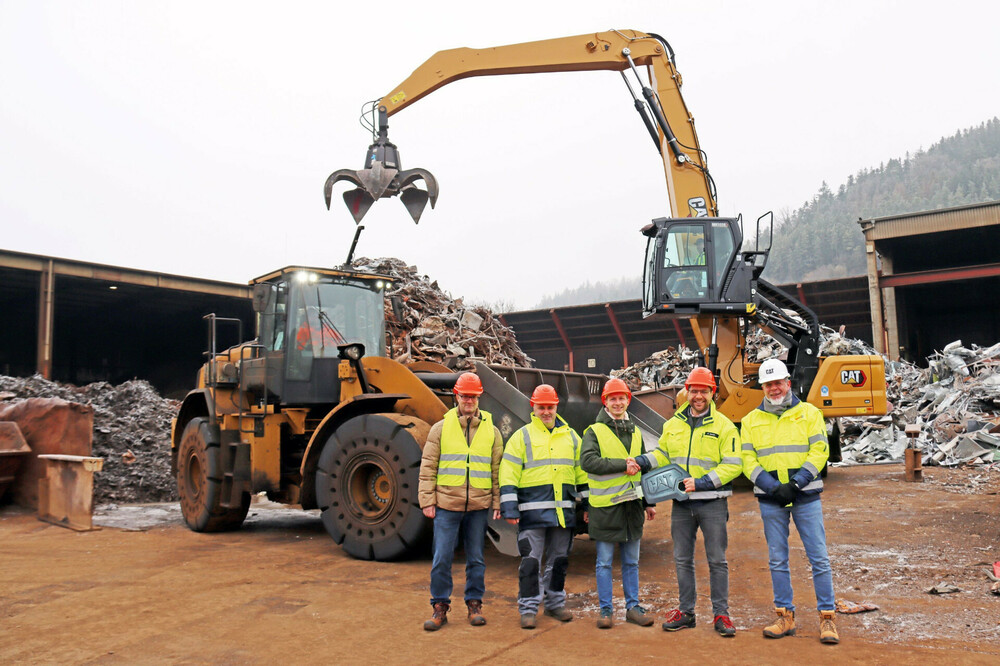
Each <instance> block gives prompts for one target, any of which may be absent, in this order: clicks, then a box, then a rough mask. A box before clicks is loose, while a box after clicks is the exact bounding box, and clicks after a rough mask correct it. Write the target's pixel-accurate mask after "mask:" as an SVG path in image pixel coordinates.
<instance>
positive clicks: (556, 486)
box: [500, 384, 587, 629]
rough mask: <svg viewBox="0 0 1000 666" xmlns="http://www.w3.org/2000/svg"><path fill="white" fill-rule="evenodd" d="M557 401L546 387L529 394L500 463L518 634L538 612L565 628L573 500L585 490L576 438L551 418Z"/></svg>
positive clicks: (558, 419)
mask: <svg viewBox="0 0 1000 666" xmlns="http://www.w3.org/2000/svg"><path fill="white" fill-rule="evenodd" d="M558 404H559V396H558V394H557V393H556V390H555V389H554V388H553V387H552V386H549V385H548V384H539V385H538V386H537V387H536V388H535V390H534V392H533V393H532V394H531V420H530V422H529V423H528V425H526V426H524V427H522V428H519V429H518V430H516V431H515V432H514V434H512V435H511V436H510V439H508V440H507V445H506V447H505V448H504V452H503V459H502V460H501V461H500V511H501V512H502V514H503V517H504V518H505V519H506V520H507V522H508V523H510V524H512V525H517V527H518V533H517V548H518V551H519V552H520V553H521V565H520V567H519V568H518V594H517V608H518V612H519V613H520V614H521V628H522V629H534V628H535V626H536V622H537V620H536V616H537V614H538V606H539V605H540V604H541V603H542V601H543V599H544V601H545V614H546V615H549V616H552V617H554V618H556V619H557V620H559V621H560V622H569V621H570V620H572V619H573V614H572V613H571V612H570V611H568V610H567V609H566V590H565V583H566V571H567V569H568V568H569V551H570V548H571V547H572V545H573V532H574V528H575V527H576V502H575V500H576V498H577V497H580V496H581V493H582V492H583V489H585V488H586V484H587V475H586V474H585V473H584V471H583V470H582V469H581V468H580V436H579V435H578V434H576V432H575V431H574V430H573V429H572V428H570V427H569V424H567V423H566V421H565V420H564V419H563V418H562V417H561V416H559V415H558V414H557V413H556V406H557V405H558Z"/></svg>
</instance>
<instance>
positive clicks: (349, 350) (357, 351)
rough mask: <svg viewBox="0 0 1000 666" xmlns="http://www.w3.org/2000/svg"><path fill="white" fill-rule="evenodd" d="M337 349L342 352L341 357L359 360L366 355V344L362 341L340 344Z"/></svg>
mask: <svg viewBox="0 0 1000 666" xmlns="http://www.w3.org/2000/svg"><path fill="white" fill-rule="evenodd" d="M337 351H338V352H340V358H342V359H349V360H351V361H358V360H360V359H361V357H362V356H364V355H365V346H364V345H363V344H361V343H360V342H354V343H352V344H349V345H340V346H338V347H337Z"/></svg>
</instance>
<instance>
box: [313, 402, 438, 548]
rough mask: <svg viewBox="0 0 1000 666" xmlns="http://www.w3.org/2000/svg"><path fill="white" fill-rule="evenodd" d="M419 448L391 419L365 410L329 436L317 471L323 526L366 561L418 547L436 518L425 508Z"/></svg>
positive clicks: (406, 432)
mask: <svg viewBox="0 0 1000 666" xmlns="http://www.w3.org/2000/svg"><path fill="white" fill-rule="evenodd" d="M419 475H420V446H419V445H418V444H417V442H416V440H415V439H414V438H413V437H412V436H411V435H410V433H409V431H408V430H407V429H406V428H404V427H403V426H401V425H400V424H398V423H397V422H396V421H393V420H392V419H390V418H387V417H385V416H381V415H378V414H365V415H362V416H356V417H354V418H353V419H350V420H349V421H346V422H345V423H344V424H343V425H341V426H340V427H339V428H337V430H336V431H335V432H334V433H333V434H332V435H330V437H329V438H328V439H327V441H326V443H325V444H324V445H323V450H322V452H321V453H320V457H319V461H318V466H317V469H316V500H317V502H318V503H319V507H320V509H321V511H322V513H321V516H322V519H323V526H324V527H325V528H326V531H327V532H329V533H330V536H331V537H333V540H334V541H335V542H337V543H338V544H341V545H342V546H343V548H344V550H345V551H346V552H347V553H348V554H349V555H351V556H352V557H356V558H358V559H362V560H372V559H375V560H393V559H398V558H400V557H402V556H404V555H406V554H408V553H412V552H414V551H417V550H419V549H420V548H421V547H422V546H423V545H424V543H425V542H426V540H427V538H428V537H429V535H430V528H431V522H430V520H428V519H427V518H426V517H425V516H424V514H423V512H422V511H421V510H420V505H419V503H418V501H417V487H418V483H419Z"/></svg>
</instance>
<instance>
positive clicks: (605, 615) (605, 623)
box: [597, 608, 614, 629]
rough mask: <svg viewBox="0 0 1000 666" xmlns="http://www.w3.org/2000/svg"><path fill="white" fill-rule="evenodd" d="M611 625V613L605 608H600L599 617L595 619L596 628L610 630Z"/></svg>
mask: <svg viewBox="0 0 1000 666" xmlns="http://www.w3.org/2000/svg"><path fill="white" fill-rule="evenodd" d="M612 624H614V623H613V622H612V621H611V611H610V610H608V609H607V608H602V609H601V617H599V618H597V628H598V629H610V628H611V625H612Z"/></svg>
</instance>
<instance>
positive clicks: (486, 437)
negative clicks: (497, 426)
mask: <svg viewBox="0 0 1000 666" xmlns="http://www.w3.org/2000/svg"><path fill="white" fill-rule="evenodd" d="M479 415H480V418H481V419H482V420H481V421H480V422H479V427H478V428H477V429H476V434H475V435H474V436H473V437H472V444H471V445H470V444H468V443H466V441H465V433H464V432H462V424H461V423H460V422H459V420H458V410H456V409H452V410H449V411H448V413H447V414H445V415H444V426H443V427H442V429H441V457H440V458H439V459H438V475H437V484H438V485H439V486H464V485H465V484H466V480H467V479H468V483H469V485H470V486H472V487H473V488H479V489H481V490H489V489H490V488H492V487H493V472H492V462H493V441H494V434H493V417H492V416H490V414H489V412H484V411H482V410H480V411H479Z"/></svg>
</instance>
